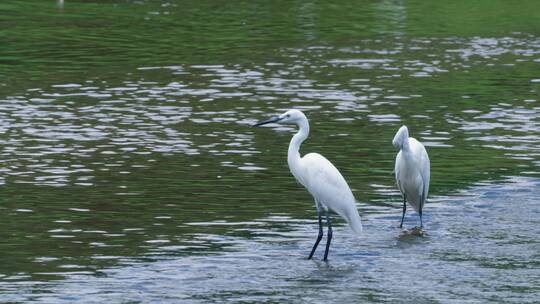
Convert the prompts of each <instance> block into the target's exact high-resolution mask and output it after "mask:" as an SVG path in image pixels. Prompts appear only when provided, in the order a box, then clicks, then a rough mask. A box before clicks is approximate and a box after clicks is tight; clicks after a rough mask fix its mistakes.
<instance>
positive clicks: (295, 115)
mask: <svg viewBox="0 0 540 304" xmlns="http://www.w3.org/2000/svg"><path fill="white" fill-rule="evenodd" d="M302 120H307V118H306V116H305V115H304V113H302V111H300V110H295V109H292V110H289V111H287V112H285V113H283V114H281V115H278V116H274V117H272V118H270V119H267V120H263V121H260V122H258V123H256V124H254V125H252V127H258V126H262V125H266V124H269V123H293V124H298V123H299V122H300V121H302Z"/></svg>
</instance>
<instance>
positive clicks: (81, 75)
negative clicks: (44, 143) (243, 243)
mask: <svg viewBox="0 0 540 304" xmlns="http://www.w3.org/2000/svg"><path fill="white" fill-rule="evenodd" d="M166 3H169V4H170V5H166ZM538 8H539V6H538V4H537V1H520V5H515V4H514V3H512V2H508V1H488V0H486V1H475V2H474V4H471V3H469V2H465V1H463V2H460V3H455V2H449V3H437V4H433V3H431V4H427V2H424V1H407V2H401V1H363V2H361V3H357V2H352V3H349V2H343V3H338V4H332V3H326V2H304V1H272V2H267V1H240V2H235V3H230V2H225V1H218V2H216V1H194V2H180V1H169V2H165V1H147V2H145V1H141V2H136V1H92V2H89V1H66V3H65V4H64V7H63V8H61V9H59V8H58V7H57V6H56V5H55V4H54V3H53V2H52V1H41V0H39V1H38V0H36V1H3V2H2V3H1V4H0V11H2V12H3V13H2V15H3V16H4V17H3V18H2V20H1V21H0V28H2V29H1V30H0V39H2V41H4V43H2V46H0V64H1V66H0V86H1V88H2V89H1V92H2V93H1V96H0V99H2V100H3V99H4V98H7V97H8V96H14V95H19V94H23V92H25V91H26V90H27V89H30V88H45V89H50V85H52V84H65V83H83V82H84V81H86V80H93V81H95V82H96V83H98V85H101V83H103V82H105V83H107V84H108V85H109V86H111V87H112V86H116V85H118V86H120V85H122V84H123V83H124V82H125V81H127V80H139V79H143V80H148V81H155V82H156V83H157V84H160V85H166V84H167V83H169V82H171V81H172V80H171V79H172V78H174V77H176V78H180V77H182V78H181V79H182V80H183V81H185V82H186V83H190V84H195V85H200V86H205V85H208V81H207V78H205V77H207V76H204V75H202V74H201V73H199V74H196V73H191V74H189V75H186V76H175V75H172V74H171V73H170V72H169V71H167V70H157V71H153V72H146V73H145V72H140V71H138V70H137V68H139V67H145V66H168V65H176V66H191V65H197V64H221V65H224V66H225V67H234V66H241V67H248V68H255V67H260V66H265V64H267V63H272V62H278V63H281V64H283V65H284V66H291V65H294V64H299V63H303V62H302V59H303V58H305V60H306V61H305V65H302V66H301V67H300V68H299V69H300V70H302V73H301V75H300V76H298V75H292V76H290V78H295V77H296V78H306V79H310V80H313V81H314V82H316V83H317V84H318V85H329V84H333V83H337V84H338V85H337V87H338V88H339V89H341V90H343V91H352V92H356V91H358V90H360V89H359V88H358V87H357V86H356V83H355V82H353V81H352V80H354V79H368V80H370V81H371V82H370V84H371V85H372V86H373V87H378V88H382V89H383V90H385V91H388V92H390V90H393V91H392V92H393V93H394V94H395V95H400V96H411V95H418V96H417V97H414V98H411V99H407V100H398V101H394V102H393V103H389V104H381V105H380V106H378V107H376V108H375V107H372V108H369V109H366V112H359V113H357V112H354V113H353V112H352V111H351V112H339V111H336V110H335V104H328V103H323V102H313V101H312V100H310V99H309V98H306V99H308V100H309V101H311V102H312V104H316V105H318V106H320V108H319V109H317V110H313V111H308V116H309V119H310V121H311V123H312V135H311V137H310V139H309V140H308V141H307V142H306V143H305V144H304V145H303V147H302V151H303V153H308V152H312V151H316V152H319V153H322V154H324V155H325V156H326V157H327V158H329V159H330V160H331V161H332V162H333V163H334V164H335V165H336V166H337V167H338V168H339V169H340V170H341V171H342V172H343V174H344V176H345V177H346V178H347V180H348V182H349V184H350V186H351V187H352V188H353V189H354V192H355V195H356V196H357V198H358V199H359V200H360V201H361V202H362V205H363V206H364V208H366V209H368V210H366V211H365V212H375V211H371V210H369V206H373V205H383V206H388V205H391V206H396V207H397V206H398V203H399V197H398V196H397V195H395V193H394V195H392V194H385V193H381V192H380V191H378V190H377V189H379V188H377V187H374V185H382V186H384V187H387V188H384V189H393V188H392V187H393V176H392V169H393V160H394V156H395V153H396V152H395V151H394V150H393V149H392V146H391V144H390V140H391V138H392V136H393V134H394V132H395V130H397V128H398V127H399V125H400V124H401V123H402V122H406V123H407V124H408V125H409V126H410V129H411V132H412V134H414V136H416V137H421V133H422V132H425V131H427V130H429V131H430V133H431V134H430V135H433V133H436V132H449V133H448V134H447V135H443V137H448V140H444V144H446V145H445V146H437V145H435V146H432V147H428V151H429V154H430V157H431V161H432V180H433V181H432V186H431V191H432V192H431V193H432V195H449V194H452V193H453V192H454V191H456V190H459V189H463V188H466V187H467V186H470V185H471V184H474V183H475V182H478V181H482V180H487V179H497V178H500V177H501V176H506V175H519V174H525V173H523V172H533V173H532V174H534V171H537V170H536V169H537V165H535V164H534V162H532V161H531V160H530V159H529V160H523V159H518V158H515V157H514V158H513V157H511V156H509V155H508V150H505V149H496V148H490V147H486V145H489V143H486V142H484V141H479V140H476V139H473V138H471V137H474V136H472V135H471V134H470V133H467V132H465V131H464V130H463V129H460V128H461V127H463V126H466V124H465V123H464V122H463V120H465V121H471V122H473V123H474V122H475V121H476V120H475V116H476V115H479V114H476V113H481V114H485V113H488V112H490V111H491V110H492V108H493V107H494V105H497V104H498V103H508V104H511V105H512V106H513V107H522V108H524V109H529V110H530V109H532V108H534V107H535V104H534V103H533V104H531V103H527V102H525V101H524V100H529V99H537V98H538V96H539V92H538V89H539V87H538V84H533V83H531V82H530V79H532V78H534V77H538V74H537V64H538V63H537V62H532V61H530V62H523V63H519V64H516V65H514V66H505V65H504V64H505V63H508V64H515V57H516V56H513V55H511V54H503V55H500V56H498V57H497V58H498V59H497V61H498V62H497V65H496V66H487V65H486V62H484V61H485V58H478V56H471V58H470V61H468V62H467V64H471V66H472V67H470V68H463V67H462V66H457V67H456V66H453V65H452V63H453V61H458V60H459V59H456V58H449V59H448V62H447V63H445V64H443V67H446V68H447V69H448V72H447V73H441V74H437V75H431V76H429V77H425V78H417V77H411V76H410V75H409V74H406V73H405V72H402V71H400V73H402V75H401V76H400V77H393V78H378V79H376V77H377V76H388V75H391V74H393V73H397V72H389V71H387V70H384V69H378V68H372V69H367V68H366V69H362V68H355V67H344V66H339V65H331V64H328V63H327V61H328V60H332V59H336V58H337V59H343V58H345V57H346V56H347V53H344V52H342V51H340V50H342V49H347V48H352V49H354V48H355V47H359V48H360V49H362V50H363V49H370V48H374V49H381V50H389V51H391V50H392V49H395V48H400V46H403V45H405V46H406V47H405V48H404V50H403V52H401V53H399V54H395V55H392V54H385V53H381V54H375V55H374V54H373V53H370V54H365V56H364V55H357V54H351V55H350V59H351V58H352V59H354V58H357V57H362V58H368V59H377V58H378V59H380V58H384V57H390V58H391V59H392V60H395V61H396V62H398V66H399V67H404V66H406V64H405V61H407V60H424V61H430V60H431V59H430V58H432V57H433V56H436V58H438V59H439V60H440V59H441V58H445V57H444V56H445V54H447V52H446V49H445V41H444V39H445V38H447V39H449V40H452V39H454V38H455V39H464V41H468V40H466V39H468V38H470V37H495V38H497V37H506V36H517V37H518V38H519V37H525V38H527V37H529V38H530V37H531V36H535V35H538V31H539V27H538V26H537V20H538V17H539V14H540V10H539V9H538ZM426 12H429V13H428V14H426ZM463 12H466V13H463ZM516 32H519V33H517V34H516ZM439 38H440V39H442V41H441V40H436V39H439ZM415 39H427V40H430V39H433V40H434V41H433V42H432V44H431V45H430V44H429V43H426V46H425V47H426V49H419V50H415V49H413V48H410V46H411V45H414V44H415V43H416V42H415V41H414V40H415ZM532 40H534V39H532ZM458 44H459V43H458ZM313 46H318V47H327V48H328V50H326V51H321V52H319V53H317V52H314V51H310V50H309V48H310V47H313ZM408 47H409V48H408ZM515 47H517V46H515ZM522 47H523V48H527V46H522ZM295 49H299V50H298V51H295ZM295 52H296V53H295ZM360 54H362V53H360ZM304 56H305V57H304ZM437 56H439V57H437ZM298 57H300V58H298ZM475 61H477V62H480V63H479V64H477V65H473V64H472V63H474V62H475ZM286 77H287V76H284V78H286ZM251 91H252V93H254V95H255V97H254V98H255V100H254V101H253V100H245V99H242V100H238V99H237V100H230V99H224V100H218V101H213V102H212V103H209V104H206V105H201V106H200V108H198V109H199V110H201V111H202V110H205V111H220V110H230V109H233V110H234V111H237V112H239V116H241V117H251V118H253V119H259V118H262V116H265V115H267V114H271V113H270V112H275V111H276V107H278V108H286V107H292V106H297V105H299V103H294V102H291V101H289V100H284V99H285V98H287V97H288V96H283V95H281V94H279V92H275V93H274V94H271V93H268V92H265V94H267V95H272V96H271V97H274V98H275V99H276V100H282V101H281V105H276V104H278V103H279V101H275V103H274V104H268V105H267V104H265V102H263V101H261V100H258V99H257V93H260V92H257V91H256V90H254V89H251ZM464 96H467V98H464ZM121 97H125V96H121ZM182 101H185V102H187V103H188V104H190V105H193V106H194V107H196V106H198V105H200V100H199V99H198V98H197V97H196V96H191V97H186V98H182ZM375 101H384V98H383V97H380V98H378V99H377V100H375ZM375 101H373V100H370V101H366V103H369V104H370V105H372V104H373V103H374V102H375ZM57 102H58V103H60V104H64V103H65V104H68V102H74V103H75V106H74V107H76V106H77V105H81V104H83V105H92V102H95V101H89V100H87V99H85V98H84V97H67V98H65V99H62V98H58V101H57ZM250 102H251V103H253V102H257V103H258V107H260V109H259V110H260V112H262V113H250V112H249V111H248V110H249V109H251V107H250V106H249V103H250ZM244 105H245V106H246V112H245V113H240V110H238V107H242V106H244ZM502 107H503V108H504V106H502ZM471 110H473V111H477V112H474V114H470V113H468V112H464V111H471ZM240 114H241V115H240ZM370 114H378V115H384V114H397V115H398V116H399V118H400V121H395V122H374V121H373V120H371V119H370V116H369V115H370ZM418 114H422V115H424V116H423V117H419V116H417V115H418ZM351 116H355V117H358V119H355V120H354V121H347V122H344V121H342V120H338V119H340V118H341V119H342V118H350V117H351ZM533 120H534V119H533ZM449 121H455V123H451V122H449ZM494 121H496V120H494ZM533 122H536V125H534V126H536V129H532V130H530V133H531V134H533V135H534V134H538V118H536V119H535V120H534V121H533ZM506 123H507V122H503V124H506ZM172 128H173V129H175V130H178V131H183V132H187V133H190V134H196V133H199V134H206V133H210V132H213V131H215V130H216V129H227V130H228V131H231V132H232V133H235V134H249V135H252V136H253V141H254V146H255V147H256V150H257V151H261V152H262V153H259V154H253V155H249V156H241V155H236V154H229V155H226V156H225V157H221V158H220V157H215V156H213V155H209V154H208V153H207V154H204V153H202V154H201V155H195V156H194V155H185V154H173V155H170V154H167V153H164V154H160V153H151V154H149V155H133V154H126V155H125V157H122V156H119V157H117V158H115V157H112V158H107V157H105V156H103V155H98V154H96V155H94V156H93V158H92V159H80V160H77V161H79V162H81V163H84V164H85V165H86V166H87V167H89V168H91V169H92V170H93V173H92V175H93V176H94V178H93V180H92V185H91V186H88V187H84V186H69V187H47V186H36V185H32V184H27V183H28V182H29V180H25V179H24V178H20V177H14V176H9V177H6V178H5V181H6V183H5V185H3V186H2V190H1V191H2V195H1V197H2V201H1V207H0V211H1V215H0V239H2V240H3V242H2V243H0V252H4V253H6V255H7V258H6V259H5V263H3V264H2V265H1V266H0V273H4V274H14V273H30V274H34V273H46V272H56V271H63V270H62V269H61V268H59V267H60V266H61V265H66V264H74V265H79V266H81V269H83V270H89V271H95V270H96V269H100V268H102V267H105V266H109V265H114V264H116V263H117V262H118V261H119V260H122V259H126V258H129V257H133V256H138V255H140V254H148V253H155V254H160V253H162V250H161V251H160V246H162V243H159V242H157V243H156V242H152V241H155V240H167V241H168V242H169V243H167V244H169V245H170V246H174V245H176V246H183V245H186V244H192V243H190V241H191V240H192V238H193V235H194V234H197V233H206V234H216V235H227V234H229V233H232V232H230V231H229V230H228V229H227V227H220V226H211V227H204V226H197V225H190V223H194V222H211V221H216V220H226V221H232V222H234V221H252V220H257V219H260V218H264V217H265V216H268V215H269V214H274V213H276V212H277V213H280V214H286V215H290V216H292V217H294V218H312V216H313V214H314V210H313V208H312V202H311V198H310V196H309V195H308V194H307V193H306V191H305V190H304V189H302V188H301V187H299V186H298V185H297V184H296V183H295V182H294V179H293V178H292V176H290V174H289V172H288V168H287V167H286V161H285V160H286V148H287V144H288V140H289V138H290V136H291V134H290V133H288V132H275V131H273V130H271V129H262V130H251V129H249V128H248V127H247V126H246V125H239V124H236V123H235V122H229V123H223V124H219V123H209V124H196V123H193V122H189V121H186V122H182V123H179V124H177V125H174V126H172ZM493 132H494V133H493V135H495V137H496V138H495V139H494V141H498V140H500V139H501V138H504V137H505V136H509V137H511V136H514V135H515V136H520V135H522V133H519V132H516V131H515V130H513V129H512V128H509V129H505V128H500V129H496V130H495V131H493ZM339 134H343V135H342V136H337V135H339ZM482 135H483V133H482V132H481V131H480V132H479V134H478V136H482ZM497 135H499V137H497ZM2 136H4V139H6V138H8V137H9V134H7V135H6V134H4V135H2ZM218 139H221V138H220V137H218ZM192 140H193V142H194V145H195V146H201V145H205V144H211V143H212V142H213V141H214V139H213V138H205V137H204V136H203V135H201V136H194V137H193V138H192ZM27 144H28V145H30V144H35V143H27ZM95 144H96V143H95V142H88V143H84V144H82V145H85V146H86V147H92V146H94V145H95ZM496 144H497V145H501V146H503V147H510V146H512V144H508V143H505V142H504V141H500V142H497V143H496ZM533 146H534V145H533ZM113 149H114V148H113ZM536 149H537V146H536ZM536 151H537V150H536ZM516 153H522V154H526V155H527V156H528V157H530V158H533V160H536V161H538V154H537V152H534V149H531V148H530V147H524V148H522V149H521V150H519V151H518V152H516ZM534 153H536V154H534ZM120 154H121V155H122V153H121V152H120ZM50 158H51V159H54V160H55V161H62V160H64V159H63V156H62V155H52V156H50ZM119 159H122V160H123V161H124V162H123V163H121V165H120V166H119V167H114V168H110V169H108V170H107V171H103V170H102V169H103V167H104V165H105V164H107V163H116V162H118V161H119ZM150 159H152V160H153V162H149V160H150ZM224 160H227V161H231V162H232V163H233V164H241V163H245V162H250V163H255V164H257V165H260V166H264V167H265V168H266V169H267V170H262V171H259V172H246V171H241V170H239V169H238V168H236V167H224V166H222V165H221V162H222V161H224ZM4 163H5V165H6V166H14V165H16V163H18V160H17V159H10V160H6V161H5V162H4ZM137 164H139V165H140V164H144V165H145V167H144V168H137V167H133V165H137ZM193 164H196V165H198V166H197V167H193V166H192V165H193ZM124 171H127V172H129V174H124V173H122V172H124ZM529 174H531V173H529ZM21 182H26V183H21ZM70 184H71V182H70ZM70 208H76V210H73V209H70ZM21 210H22V211H21ZM28 210H29V211H31V212H27V211H28ZM396 210H397V209H396ZM426 212H429V208H428V210H427V211H426ZM58 221H60V222H58ZM59 229H60V230H59ZM62 229H63V230H62ZM126 229H127V230H126ZM133 229H135V230H133ZM51 231H52V232H51ZM234 233H244V234H245V235H249V231H248V232H234ZM58 236H61V237H58ZM62 236H63V237H62ZM222 247H226V244H215V243H212V242H208V243H202V244H200V247H199V248H196V249H192V250H186V251H181V250H177V251H173V252H172V253H171V254H180V255H181V254H193V253H194V252H206V251H217V250H221V249H222ZM100 256H115V257H119V258H113V259H99V257H100ZM43 257H46V258H47V257H51V258H56V259H57V260H52V262H51V261H49V262H41V260H40V259H39V258H43ZM36 259H37V261H36ZM70 270H71V269H67V271H70Z"/></svg>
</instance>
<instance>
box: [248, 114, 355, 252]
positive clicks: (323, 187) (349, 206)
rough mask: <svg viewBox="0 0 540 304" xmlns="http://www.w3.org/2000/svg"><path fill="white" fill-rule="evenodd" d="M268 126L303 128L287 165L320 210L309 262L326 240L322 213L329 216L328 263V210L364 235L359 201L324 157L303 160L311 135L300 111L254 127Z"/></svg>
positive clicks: (296, 139)
mask: <svg viewBox="0 0 540 304" xmlns="http://www.w3.org/2000/svg"><path fill="white" fill-rule="evenodd" d="M268 123H291V124H296V125H297V126H298V128H299V130H298V133H296V134H295V135H294V136H293V138H292V139H291V142H290V144H289V151H288V156H287V162H288V164H289V169H290V170H291V173H292V174H293V175H294V177H295V178H296V180H297V181H298V182H299V183H300V184H302V185H303V186H304V187H305V188H306V189H307V190H308V191H309V193H311V195H312V196H313V198H314V199H315V206H316V208H317V215H318V218H319V235H318V236H317V240H316V241H315V245H313V248H312V249H311V253H310V254H309V257H308V259H311V258H312V257H313V254H314V253H315V250H316V249H317V246H318V245H319V242H320V241H321V239H322V237H323V225H322V219H321V213H322V211H323V210H324V212H325V213H326V222H327V225H328V234H327V238H328V240H327V242H326V251H325V252H324V260H325V261H326V260H327V259H328V250H329V248H330V242H331V240H332V222H331V221H330V216H329V211H328V209H331V210H332V211H334V212H336V213H337V214H339V215H340V216H341V217H343V218H344V219H345V220H346V221H347V223H348V224H349V226H350V227H351V229H352V230H353V231H354V232H355V233H361V232H362V221H361V220H360V215H359V214H358V210H357V209H356V200H355V199H354V196H353V194H352V191H351V189H350V188H349V186H348V185H347V182H346V181H345V179H344V178H343V176H342V175H341V173H339V171H338V170H337V169H336V167H334V165H332V163H331V162H329V161H328V160H327V159H326V158H325V157H324V156H322V155H320V154H317V153H309V154H306V155H304V157H301V156H300V152H299V150H300V145H301V144H302V142H303V141H304V140H305V139H306V138H307V137H308V135H309V123H308V120H307V118H306V116H305V115H304V113H302V112H301V111H299V110H289V111H287V112H285V113H284V114H281V115H279V116H277V117H273V118H271V119H268V120H265V121H261V122H259V123H256V124H254V125H253V126H254V127H256V126H261V125H265V124H268Z"/></svg>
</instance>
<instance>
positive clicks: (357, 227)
mask: <svg viewBox="0 0 540 304" xmlns="http://www.w3.org/2000/svg"><path fill="white" fill-rule="evenodd" d="M347 222H348V223H349V226H350V227H351V229H352V231H354V233H356V234H361V233H362V230H363V227H362V220H361V219H360V215H358V213H357V214H356V216H353V217H352V218H349V219H348V220H347Z"/></svg>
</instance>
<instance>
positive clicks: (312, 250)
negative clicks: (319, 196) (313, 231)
mask: <svg viewBox="0 0 540 304" xmlns="http://www.w3.org/2000/svg"><path fill="white" fill-rule="evenodd" d="M317 215H318V216H319V235H318V236H317V240H316V241H315V245H313V249H311V253H310V254H309V257H308V260H309V259H311V258H312V257H313V254H314V253H315V249H317V246H319V243H320V242H321V239H322V237H323V229H322V219H321V212H320V211H319V208H317Z"/></svg>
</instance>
